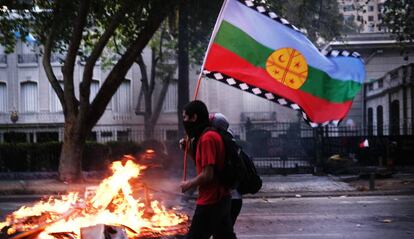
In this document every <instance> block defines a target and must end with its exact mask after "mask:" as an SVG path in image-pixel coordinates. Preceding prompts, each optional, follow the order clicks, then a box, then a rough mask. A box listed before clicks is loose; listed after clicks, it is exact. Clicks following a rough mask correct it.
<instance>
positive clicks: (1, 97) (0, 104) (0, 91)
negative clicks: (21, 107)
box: [0, 82, 7, 113]
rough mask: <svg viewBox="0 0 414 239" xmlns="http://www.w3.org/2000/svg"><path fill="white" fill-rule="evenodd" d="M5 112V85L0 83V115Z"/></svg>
mask: <svg viewBox="0 0 414 239" xmlns="http://www.w3.org/2000/svg"><path fill="white" fill-rule="evenodd" d="M6 112H7V85H6V83H4V82H0V113H6Z"/></svg>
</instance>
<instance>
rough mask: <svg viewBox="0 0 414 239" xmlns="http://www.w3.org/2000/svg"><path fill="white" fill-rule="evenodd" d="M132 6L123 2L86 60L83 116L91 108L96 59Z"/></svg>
mask: <svg viewBox="0 0 414 239" xmlns="http://www.w3.org/2000/svg"><path fill="white" fill-rule="evenodd" d="M130 7H131V6H130V5H129V4H127V3H126V1H124V2H123V5H122V6H121V9H120V10H119V11H118V13H117V14H116V15H115V16H114V17H113V18H112V21H111V23H110V24H109V26H108V27H107V28H106V30H105V32H104V33H103V34H102V36H101V37H100V38H99V40H98V42H97V43H96V45H95V47H94V48H93V50H92V53H91V55H90V56H89V57H88V59H87V60H86V64H85V68H84V71H83V77H82V83H81V87H80V112H81V114H80V115H81V117H85V116H86V113H87V111H88V108H89V96H90V92H91V89H90V86H91V82H92V77H93V68H94V67H95V64H96V61H97V60H98V59H99V57H100V56H101V54H102V51H103V50H104V48H105V46H106V44H107V43H108V41H109V40H110V38H111V37H112V36H113V34H114V32H115V30H116V28H117V27H118V26H119V25H120V24H121V20H122V18H123V17H124V16H125V13H126V12H127V10H128V9H129V8H130Z"/></svg>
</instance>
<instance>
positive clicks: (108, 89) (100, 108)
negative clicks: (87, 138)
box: [88, 0, 184, 128]
mask: <svg viewBox="0 0 414 239" xmlns="http://www.w3.org/2000/svg"><path fill="white" fill-rule="evenodd" d="M180 1H184V0H170V1H154V4H153V7H152V8H151V9H150V10H149V13H148V16H149V18H148V20H147V21H146V22H145V25H144V27H143V29H142V31H141V32H140V34H139V35H138V37H137V38H136V39H135V40H134V41H133V42H132V44H131V45H130V46H129V47H128V48H127V49H126V51H125V53H124V55H123V56H122V57H121V59H120V60H119V61H118V62H117V63H116V64H115V66H114V67H113V68H112V70H111V72H110V73H109V74H108V76H107V78H106V79H105V81H104V83H103V84H102V87H101V88H100V90H99V92H98V94H97V95H96V97H95V99H94V101H93V102H92V104H91V110H90V111H89V112H90V115H89V116H90V117H89V121H88V127H89V128H92V127H93V125H94V124H95V123H96V122H97V121H98V120H99V118H100V117H101V116H102V114H103V113H104V111H105V108H106V105H107V104H108V103H109V101H110V100H111V97H112V96H113V95H114V93H115V92H116V90H117V89H118V87H119V86H120V85H121V83H122V81H123V79H124V77H125V75H126V73H127V72H128V70H129V69H130V68H131V66H132V64H133V63H134V61H135V60H136V58H137V57H138V55H139V54H140V53H141V52H142V50H143V49H144V47H145V46H146V45H147V44H148V41H149V40H150V39H151V37H152V36H153V34H154V33H155V31H156V30H157V29H158V28H159V26H160V24H161V22H162V21H163V20H164V19H165V18H166V16H167V14H168V12H170V11H171V8H172V7H176V6H177V3H178V2H180Z"/></svg>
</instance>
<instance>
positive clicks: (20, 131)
mask: <svg viewBox="0 0 414 239" xmlns="http://www.w3.org/2000/svg"><path fill="white" fill-rule="evenodd" d="M150 57H151V54H150V50H149V49H146V50H145V51H144V59H146V62H151V61H150V60H149V59H150ZM61 58H62V56H59V55H53V56H52V66H53V70H54V72H55V75H56V76H57V78H58V80H60V81H61V82H60V83H61V86H62V87H63V76H62V73H61V67H62V64H61ZM41 62H42V59H41V55H40V54H39V49H37V48H36V47H35V45H31V44H28V45H27V44H24V43H21V42H19V43H18V44H17V46H16V49H15V52H13V53H12V54H7V55H6V54H5V53H4V50H3V49H1V48H0V143H1V142H15V141H17V142H44V141H49V140H59V141H61V140H62V139H63V124H64V117H63V112H62V106H61V104H60V102H59V100H58V98H57V96H56V94H55V92H54V90H53V89H52V87H51V85H50V83H49V81H48V79H47V77H46V73H45V71H44V69H43V66H42V64H41ZM147 66H148V68H150V65H149V64H147ZM83 67H84V63H83V62H82V61H79V60H78V61H77V64H76V66H75V72H74V81H75V84H74V85H75V92H76V94H77V95H76V96H77V97H78V96H79V95H78V92H79V91H78V87H79V83H80V81H81V77H82V73H83ZM108 73H109V70H108V69H107V68H105V67H102V66H101V65H100V64H99V63H98V64H97V65H96V67H95V69H94V72H93V81H92V85H91V97H90V100H91V101H92V100H93V98H94V96H95V95H96V94H97V92H98V90H99V88H100V85H101V84H102V83H103V81H104V80H105V78H106V76H107V75H108ZM198 75H199V66H192V67H190V76H189V77H190V86H189V87H190V92H192V90H193V89H194V88H195V85H196V81H197V79H198ZM174 78H175V79H173V80H172V81H171V83H170V85H169V88H168V92H167V95H166V99H165V101H164V105H163V109H162V112H161V115H160V117H159V120H158V122H157V126H156V128H155V135H154V137H155V138H157V139H160V140H167V139H173V138H176V137H177V129H178V123H179V122H177V98H178V97H177V74H176V75H175V76H174ZM140 79H141V72H140V69H139V67H138V66H137V65H133V66H132V67H131V69H130V70H129V71H128V73H127V74H126V77H125V80H124V82H123V83H122V84H121V86H120V87H119V89H118V90H117V92H116V93H115V95H114V96H113V98H112V100H111V102H110V103H109V104H108V106H107V108H106V111H105V113H104V114H103V116H102V117H101V119H100V120H99V122H98V123H97V125H96V126H95V128H94V129H93V132H92V134H91V136H90V140H97V141H99V142H105V141H115V140H133V141H142V140H144V120H143V116H142V115H137V114H135V112H136V110H137V108H139V109H138V110H142V109H143V102H142V101H143V100H142V98H143V97H142V96H141V97H140V94H141V93H140V91H141V81H140ZM157 86H158V87H156V89H155V92H156V94H155V97H154V102H155V98H156V96H157V95H158V92H159V91H160V84H158V85H157ZM192 97H193V96H192V95H190V98H192ZM198 99H201V100H203V101H205V102H206V104H207V105H208V107H209V110H210V111H211V112H222V113H223V114H225V115H226V116H227V117H228V119H229V121H230V123H231V125H232V127H233V128H234V130H235V132H237V133H238V134H239V135H241V137H244V134H245V133H244V131H243V124H244V123H245V122H246V121H247V119H249V120H251V121H252V122H253V123H254V122H261V123H263V122H265V123H266V122H268V123H270V122H271V123H274V122H289V121H292V120H297V116H296V113H295V112H294V111H292V110H290V109H288V108H284V107H282V106H279V105H276V104H274V103H272V102H268V101H266V100H264V99H262V98H259V97H257V96H253V95H250V94H248V93H246V92H242V91H239V90H236V89H234V88H232V87H230V86H225V85H224V84H222V83H220V82H217V81H214V80H209V79H203V80H202V84H201V90H200V94H199V96H198ZM139 102H141V104H140V105H139Z"/></svg>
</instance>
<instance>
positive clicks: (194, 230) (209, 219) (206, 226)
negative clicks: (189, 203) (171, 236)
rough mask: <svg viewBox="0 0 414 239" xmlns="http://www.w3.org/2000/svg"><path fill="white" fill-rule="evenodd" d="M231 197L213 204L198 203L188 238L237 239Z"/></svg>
mask: <svg viewBox="0 0 414 239" xmlns="http://www.w3.org/2000/svg"><path fill="white" fill-rule="evenodd" d="M230 208H231V202H230V198H225V199H223V200H221V201H220V202H218V203H215V204H211V205H197V207H196V209H195V212H194V216H193V220H192V222H191V226H190V230H189V231H188V234H187V237H186V238H187V239H209V238H210V236H212V235H213V234H214V239H236V238H237V237H236V234H234V231H233V224H232V221H231V217H230Z"/></svg>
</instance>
